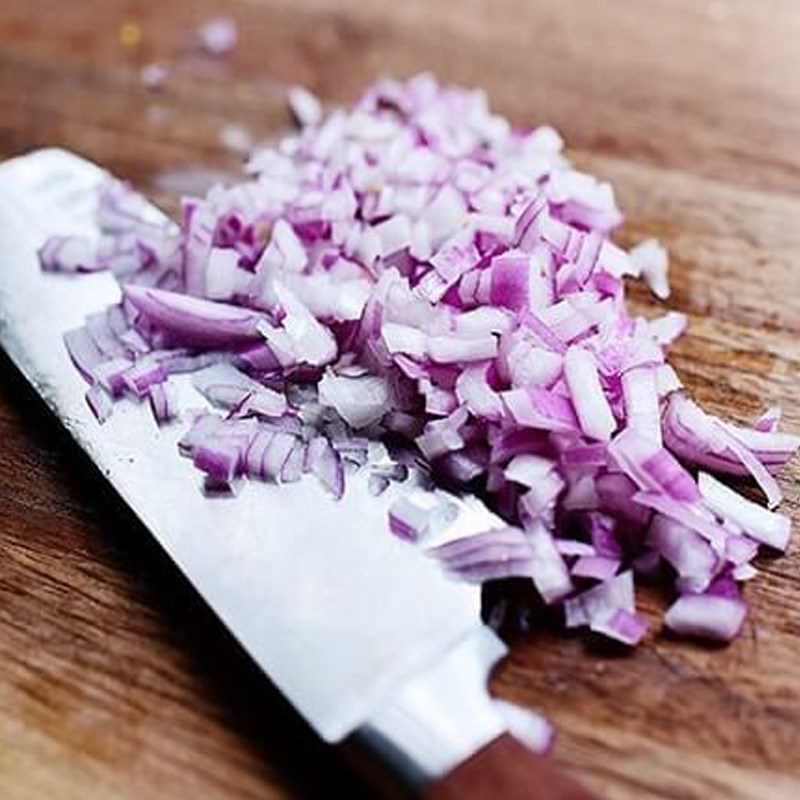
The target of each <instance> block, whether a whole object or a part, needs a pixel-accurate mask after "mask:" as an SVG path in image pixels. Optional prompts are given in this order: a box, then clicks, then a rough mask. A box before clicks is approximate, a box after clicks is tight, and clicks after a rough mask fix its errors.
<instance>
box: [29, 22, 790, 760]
mask: <svg viewBox="0 0 800 800" xmlns="http://www.w3.org/2000/svg"><path fill="white" fill-rule="evenodd" d="M203 37H204V43H205V46H206V47H207V48H208V49H209V50H211V51H213V52H225V51H227V49H229V48H230V47H231V46H232V43H233V42H234V41H235V29H234V28H233V27H232V26H231V25H230V24H229V23H228V22H224V24H223V22H216V23H214V24H209V25H208V26H206V27H205V28H204V31H203ZM289 100H290V107H291V111H292V113H293V114H294V116H295V118H296V120H297V122H298V124H299V125H300V130H299V131H298V132H297V133H296V134H295V135H291V136H287V137H286V138H284V139H283V140H282V141H281V142H279V143H278V144H277V145H276V146H274V147H268V148H264V149H259V150H257V151H255V153H254V154H253V155H252V157H251V159H250V160H249V162H248V164H247V173H248V175H249V177H248V179H247V180H246V181H245V182H243V183H241V184H239V185H235V186H229V187H225V186H215V187H214V188H212V189H211V190H210V191H209V192H208V194H207V195H206V196H205V197H186V198H184V199H183V203H182V213H181V217H180V220H179V222H178V223H173V222H171V221H169V220H167V219H166V218H160V219H158V218H154V216H153V215H152V213H150V214H148V213H146V212H145V210H144V209H145V204H144V203H143V201H142V199H141V198H140V197H138V196H137V195H135V194H134V193H133V192H132V191H130V190H129V189H127V188H126V187H124V186H122V185H121V184H117V183H110V184H109V185H108V186H107V187H106V188H105V189H104V191H103V193H102V196H101V198H100V210H99V218H98V222H99V225H100V228H101V230H102V239H101V242H100V245H99V247H98V248H96V249H93V248H90V247H89V245H88V242H86V241H84V240H79V239H69V238H64V237H57V238H54V239H51V240H50V241H49V242H47V243H46V244H45V246H44V247H43V248H42V251H41V262H42V268H43V269H45V270H47V271H50V272H59V271H60V272H66V273H82V272H94V271H96V270H100V269H108V270H110V271H111V272H112V273H113V274H114V275H115V277H116V278H117V280H118V281H119V283H120V284H121V286H122V290H123V291H122V302H121V303H120V305H118V306H115V307H113V308H110V309H108V310H107V311H106V312H103V313H102V314H100V315H94V316H93V317H92V318H91V319H90V320H87V324H86V326H85V327H84V328H82V329H80V330H75V331H70V332H69V333H68V334H67V335H66V336H65V343H66V346H67V349H68V352H69V355H70V357H71V358H72V360H73V361H74V362H75V365H76V366H77V368H78V369H79V370H80V372H81V374H82V375H83V377H84V378H85V379H86V380H87V382H88V383H89V384H90V389H89V392H88V394H87V401H88V402H89V405H90V407H91V408H92V410H93V411H94V413H95V414H96V415H97V417H98V419H99V420H100V421H101V422H102V421H103V420H104V419H106V418H107V417H108V415H109V414H110V413H111V410H112V407H113V403H114V402H119V401H127V402H129V401H131V400H132V401H134V402H139V401H141V400H143V399H145V398H147V399H148V400H149V402H150V404H151V407H152V409H153V413H154V414H155V417H156V419H157V420H158V422H159V423H164V422H166V421H168V420H170V419H172V418H174V417H175V416H176V414H178V413H179V412H178V409H177V405H176V403H175V399H174V396H173V394H172V391H171V384H170V380H169V379H170V376H171V375H172V374H174V373H178V372H195V373H197V374H196V376H195V385H196V386H197V387H198V388H199V389H200V391H201V392H202V393H203V394H204V395H205V396H206V397H207V399H208V400H209V401H210V402H211V403H212V405H213V406H215V407H216V408H217V409H218V413H212V412H208V413H204V414H201V415H200V416H197V417H196V418H195V419H194V420H193V422H192V425H191V428H190V429H189V431H188V432H187V433H186V435H185V436H184V437H183V439H182V440H181V445H180V449H181V452H182V454H183V455H184V456H186V457H188V458H191V459H192V460H193V462H194V464H195V465H196V466H197V468H198V469H199V470H201V471H202V472H203V473H204V474H205V476H206V481H207V483H208V485H209V487H211V488H214V487H217V488H219V487H220V486H223V487H224V486H231V485H233V484H234V483H235V482H236V481H237V480H239V479H241V477H242V476H248V477H250V478H254V479H261V480H267V481H274V482H291V481H296V480H299V479H300V478H301V476H302V475H303V474H304V473H310V474H313V475H315V476H316V477H317V479H318V480H320V481H321V483H322V484H323V485H324V486H325V488H326V489H327V490H328V491H329V492H330V493H331V494H332V495H333V496H334V497H340V496H341V495H342V493H343V492H344V491H345V490H346V474H347V470H348V469H350V468H358V467H360V466H363V465H364V464H366V463H367V462H368V460H369V452H370V448H371V447H374V446H375V445H376V442H377V441H380V440H385V439H386V437H388V436H392V437H394V439H395V440H397V438H398V437H399V438H400V439H402V440H404V441H405V442H406V445H407V447H408V448H411V449H412V450H413V451H415V452H416V455H417V457H418V458H423V459H424V460H425V461H426V462H427V464H428V466H429V468H430V473H431V475H432V477H433V478H434V480H435V481H437V482H439V484H440V485H443V486H446V487H447V488H448V489H450V490H467V491H469V492H472V493H475V494H477V495H478V496H480V497H481V498H482V499H483V500H484V501H485V503H486V504H487V505H488V506H489V508H491V509H492V510H493V511H494V512H495V513H496V514H497V515H498V516H499V518H502V520H503V526H502V527H500V526H498V529H496V530H486V531H483V532H479V533H473V534H472V535H470V536H467V537H462V538H460V539H459V538H457V539H455V540H452V541H448V542H445V543H438V544H435V543H434V542H433V541H432V540H430V535H431V531H432V530H434V529H438V528H440V527H441V524H440V523H441V520H442V519H446V518H447V513H448V510H447V509H448V507H447V503H446V501H444V500H442V499H441V498H442V497H443V496H446V493H438V492H437V493H425V492H422V493H421V494H417V495H413V494H408V495H406V496H403V497H402V498H401V499H400V500H399V501H397V503H395V504H394V506H393V508H392V510H391V514H390V519H389V523H390V527H391V530H392V531H394V533H395V534H396V535H398V536H401V537H403V538H405V539H409V540H414V541H417V542H420V543H421V544H422V546H426V545H425V541H426V536H427V537H428V538H429V542H430V543H429V545H428V547H429V548H430V552H431V554H432V555H433V556H434V557H436V558H438V559H439V560H440V561H441V562H442V564H443V566H444V568H445V569H446V570H447V572H449V573H450V574H452V575H455V576H458V577H460V578H463V579H466V580H471V581H476V582H483V581H486V580H490V579H495V578H504V577H509V576H514V577H517V578H526V579H529V580H531V581H532V582H533V585H534V586H535V587H536V590H537V591H538V593H539V595H540V596H541V598H542V601H543V602H544V603H547V604H550V605H552V606H555V607H560V608H561V609H562V610H563V614H564V619H565V624H566V626H567V627H570V628H572V627H582V628H586V629H588V630H590V631H591V632H593V633H594V634H596V635H601V636H605V637H608V638H611V639H613V640H615V641H618V642H620V643H622V644H623V645H626V646H633V645H636V644H637V643H638V642H640V641H641V640H642V638H643V637H644V636H645V635H646V630H647V627H648V626H647V622H646V621H645V619H644V618H643V617H642V616H641V615H640V614H639V613H637V610H636V605H635V598H634V585H635V578H636V576H638V575H645V576H653V575H656V574H660V575H662V576H664V577H665V578H667V580H668V581H669V582H670V584H671V586H672V591H673V595H674V602H673V604H672V605H671V607H670V608H669V611H668V612H667V614H666V620H665V622H666V625H667V626H668V627H669V628H671V629H672V630H673V631H674V632H675V633H677V634H680V635H688V636H702V637H707V638H713V639H718V640H722V641H728V640H730V639H731V638H733V637H734V636H736V634H737V633H738V632H739V631H740V630H741V628H742V625H743V623H744V619H745V614H746V607H745V605H744V603H743V602H742V599H741V597H740V589H739V583H740V582H741V581H743V580H748V579H750V578H752V577H753V576H754V575H755V570H754V568H753V567H752V565H751V561H752V559H753V558H754V557H755V556H756V554H757V552H758V550H759V549H760V548H762V547H767V548H770V549H776V550H784V549H785V548H786V546H787V544H788V541H789V527H790V526H789V519H788V518H787V517H786V516H784V515H782V514H780V513H778V512H776V511H774V510H767V509H765V508H762V507H760V506H759V505H757V504H756V503H753V502H752V501H750V500H746V499H744V498H743V497H741V496H740V495H738V494H737V493H736V492H735V491H734V490H733V489H730V488H728V487H726V486H725V485H723V484H722V483H720V481H719V480H717V479H716V478H715V477H713V476H712V475H711V473H715V474H718V475H751V476H752V477H753V478H754V479H755V480H756V481H757V482H758V484H759V485H760V486H761V488H762V489H763V491H764V493H765V496H766V498H767V500H768V504H769V506H770V509H772V508H774V506H775V505H777V503H778V501H779V500H780V491H779V488H778V486H777V483H775V480H774V478H773V473H774V472H775V471H776V470H777V469H779V468H780V467H782V466H783V465H784V464H786V462H787V461H788V460H789V459H790V458H792V457H793V455H794V454H795V453H796V451H797V449H798V445H799V444H800V442H799V441H798V438H797V437H796V436H792V435H789V434H786V433H782V432H779V431H778V429H777V428H778V420H779V414H778V413H777V412H776V411H775V410H770V411H769V412H767V414H765V415H764V416H763V417H762V418H761V419H759V420H758V421H757V422H756V423H755V425H753V426H752V427H744V426H741V425H736V424H733V423H730V422H725V421H722V420H719V419H716V418H714V417H712V416H710V415H709V414H707V413H705V412H704V411H702V410H701V409H700V408H699V407H698V406H697V405H696V404H695V403H694V402H693V401H692V400H691V399H690V398H689V397H687V395H686V393H685V392H684V391H683V389H682V386H681V383H680V380H679V378H678V376H677V375H676V374H675V372H674V370H672V368H671V367H670V366H669V365H668V364H667V363H666V352H667V350H668V348H669V346H670V345H671V344H672V342H673V341H674V340H675V339H676V338H677V337H678V336H679V335H680V334H681V333H682V332H683V330H684V328H685V326H686V319H685V318H684V317H683V316H682V315H681V314H677V313H675V312H670V313H667V314H666V315H665V316H663V317H661V318H660V319H656V320H652V321H646V320H644V319H642V318H637V317H633V316H631V315H630V314H629V312H628V309H627V307H626V302H625V287H624V278H625V277H626V276H629V277H634V278H635V277H641V278H643V279H644V280H645V281H646V282H647V283H648V284H649V285H650V287H651V288H652V290H653V292H654V293H655V294H656V295H657V296H658V297H660V298H665V297H667V295H668V293H669V286H668V283H667V258H666V252H665V251H664V249H663V248H662V247H661V246H660V245H658V244H657V243H656V242H653V241H649V242H645V243H643V244H641V245H639V246H638V247H636V248H634V250H633V251H631V252H630V253H627V252H626V251H624V250H623V249H621V248H620V247H618V246H617V245H615V244H614V243H613V242H612V241H611V239H610V235H611V233H612V232H613V231H614V229H615V228H616V227H617V226H618V225H619V223H620V221H621V218H622V215H621V213H620V211H619V209H618V208H617V205H616V202H615V200H614V193H613V190H612V188H611V186H610V185H609V184H608V183H604V182H602V181H600V180H597V179H596V178H594V177H592V176H591V175H587V174H584V173H581V172H579V171H577V170H576V169H574V168H573V167H572V165H571V164H570V163H569V161H567V159H566V158H565V157H564V156H563V154H562V152H561V148H562V141H561V138H560V136H559V135H558V133H556V131H554V130H553V129H552V128H549V127H539V128H524V129H523V128H514V127H512V126H511V125H510V124H509V122H508V121H507V120H506V119H504V118H503V117H500V116H498V115H496V114H493V113H491V111H490V110H489V108H488V105H487V101H486V96H485V95H484V94H483V93H482V92H479V91H465V90H462V89H457V88H445V87H441V86H439V85H438V84H437V83H436V82H435V81H434V80H433V78H431V77H430V76H427V75H421V76H418V77H416V78H413V79H411V80H409V81H408V82H405V83H402V82H398V81H393V80H384V81H380V82H379V83H377V84H375V85H374V86H372V87H371V88H370V89H368V90H367V92H366V93H365V94H364V95H363V96H362V98H361V99H360V100H359V101H358V102H357V103H356V105H355V107H354V108H353V109H352V110H350V111H345V110H334V111H332V112H331V113H329V114H327V115H325V114H324V113H323V110H322V108H321V106H320V104H319V102H318V101H317V99H316V98H314V97H313V95H311V94H310V93H309V92H307V91H306V90H304V89H299V88H294V89H292V91H291V93H290V97H289ZM405 475H406V471H405V467H404V466H403V465H402V464H400V463H398V462H393V461H392V460H391V459H390V460H389V461H388V462H384V463H383V465H382V466H381V467H380V469H377V470H376V471H375V472H374V473H373V474H372V476H371V479H370V490H371V491H372V492H373V493H374V494H376V495H377V494H380V493H381V492H382V491H384V490H385V489H386V487H387V486H388V484H389V482H391V481H402V480H403V479H404V477H405ZM442 502H443V503H444V506H442V505H441V503H442ZM434 545H435V546H434ZM520 724H521V725H524V726H527V728H528V729H529V731H531V733H530V738H532V739H535V740H536V743H535V744H534V746H535V747H537V748H539V749H541V748H543V747H544V746H545V743H546V740H547V739H548V736H549V734H548V732H547V730H546V729H544V728H541V729H540V728H538V727H536V725H533V723H531V722H530V721H527V722H526V721H524V720H522V721H520ZM534 729H535V730H534Z"/></svg>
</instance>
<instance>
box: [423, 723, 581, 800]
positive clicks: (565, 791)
mask: <svg viewBox="0 0 800 800" xmlns="http://www.w3.org/2000/svg"><path fill="white" fill-rule="evenodd" d="M423 797H424V798H425V800H596V797H595V795H593V794H592V793H590V792H589V791H588V790H587V789H585V788H584V787H583V786H581V785H580V784H578V783H576V782H575V781H573V780H572V779H571V778H569V777H567V776H566V775H565V774H564V773H563V772H561V771H559V770H558V769H557V768H556V767H555V766H554V765H553V763H552V762H551V761H550V760H549V759H547V758H544V757H542V756H537V755H534V754H533V753H531V751H530V750H528V749H527V748H526V747H525V746H524V745H522V744H520V743H519V742H518V741H517V740H516V739H514V737H513V736H510V735H509V734H507V733H504V734H503V735H502V736H500V737H498V738H497V739H495V740H494V741H493V742H491V743H490V744H489V745H487V746H486V747H484V748H483V749H482V750H479V751H478V752H477V753H475V755H474V756H472V758H470V759H468V760H467V761H465V762H464V763H462V764H460V765H459V766H458V767H456V768H455V769H454V770H453V771H452V772H450V773H449V774H447V775H445V776H444V778H441V779H440V780H438V781H436V782H435V783H433V784H431V785H429V786H428V787H427V789H426V790H425V791H424V792H423Z"/></svg>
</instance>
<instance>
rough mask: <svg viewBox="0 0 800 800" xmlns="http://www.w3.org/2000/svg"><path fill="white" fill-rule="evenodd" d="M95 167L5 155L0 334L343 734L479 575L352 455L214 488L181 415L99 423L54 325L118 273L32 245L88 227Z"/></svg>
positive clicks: (294, 686)
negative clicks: (320, 469)
mask: <svg viewBox="0 0 800 800" xmlns="http://www.w3.org/2000/svg"><path fill="white" fill-rule="evenodd" d="M103 177H104V173H102V171H101V170H99V169H98V168H97V167H95V166H94V165H92V164H90V163H89V162H86V161H84V160H82V159H79V158H78V157H76V156H73V155H71V154H69V153H66V152H64V151H58V150H46V151H39V152H36V153H33V154H31V155H28V156H24V157H21V158H18V159H14V160H13V161H10V162H6V163H5V164H3V165H2V166H0V343H2V346H3V347H4V349H5V350H6V351H7V352H8V354H9V355H10V357H11V358H12V359H13V361H14V362H15V363H16V365H17V366H18V368H19V369H20V370H21V371H22V372H23V373H24V375H25V376H26V378H27V379H28V380H29V381H30V382H31V384H32V385H33V386H34V387H35V388H36V390H37V391H38V393H39V394H40V395H41V396H42V398H43V399H44V400H45V401H46V402H47V404H48V405H49V406H50V408H51V409H52V410H53V411H54V412H55V414H56V415H57V416H58V418H59V419H60V420H61V422H62V423H63V424H64V425H65V426H66V428H67V429H68V430H69V431H70V433H71V434H72V436H73V437H74V438H75V440H76V441H77V442H78V444H79V445H80V446H81V447H82V448H83V449H84V450H85V451H86V452H87V453H88V455H89V456H90V457H91V458H92V459H93V461H94V462H95V463H96V464H97V466H98V467H99V468H100V470H101V471H102V473H103V474H104V475H105V476H106V477H107V479H108V480H109V481H110V483H111V484H112V485H113V486H114V488H115V489H116V491H117V492H118V493H119V494H120V495H121V497H122V498H123V499H124V500H125V501H126V502H127V503H128V505H129V506H130V507H131V508H132V509H133V511H134V512H135V513H136V514H137V516H138V517H139V518H140V519H141V521H142V522H143V523H144V524H145V526H146V527H147V528H148V529H149V530H150V531H151V532H152V534H153V535H154V536H155V537H156V539H157V540H158V541H159V542H160V543H161V545H162V546H163V548H164V549H165V550H166V552H167V553H168V554H169V556H170V557H171V558H172V559H173V560H174V561H175V562H176V564H177V565H178V566H179V567H180V568H181V570H182V571H183V572H184V573H185V574H186V575H187V577H188V578H189V580H190V581H191V582H192V583H193V584H194V586H195V587H196V588H197V590H198V591H199V592H200V593H201V594H202V596H203V597H204V598H205V600H206V601H207V602H208V603H209V605H210V606H211V607H212V608H213V609H214V611H215V612H216V613H217V614H218V615H219V617H220V618H221V619H222V620H223V622H224V623H225V624H226V625H227V626H228V627H229V628H230V629H231V631H232V632H233V633H234V635H235V636H236V637H237V638H238V640H239V641H240V642H241V643H242V645H243V646H244V647H245V648H246V649H247V651H248V652H249V653H250V654H251V656H252V657H253V658H254V659H255V661H256V662H257V663H258V664H259V665H260V666H261V667H262V668H263V670H264V671H265V672H266V673H267V674H268V675H269V677H270V678H271V680H272V681H273V682H274V683H275V684H276V685H277V686H278V688H279V689H280V690H281V691H282V692H283V693H284V694H285V695H286V696H287V697H288V698H289V700H290V701H291V702H292V703H293V704H294V705H295V706H296V708H297V709H298V711H299V712H300V713H301V714H302V715H303V716H304V717H305V718H306V719H307V720H308V722H309V723H310V724H311V725H312V726H313V727H314V728H315V729H316V730H317V731H318V732H319V734H320V735H321V736H322V737H323V738H325V739H326V740H329V741H335V740H339V739H341V738H342V737H344V736H345V735H347V734H348V733H350V732H351V731H353V730H354V729H355V728H356V727H357V726H358V725H359V724H361V723H363V722H364V721H365V720H366V719H367V718H368V717H369V715H370V714H371V713H372V712H373V710H374V709H375V708H376V706H377V704H379V703H380V702H381V700H382V699H383V698H384V697H386V696H387V695H388V694H389V693H391V692H392V691H393V690H394V689H396V687H397V686H398V685H399V683H400V682H402V681H403V679H404V678H405V677H407V676H408V675H410V674H411V673H412V672H414V671H415V670H417V669H420V668H422V667H423V666H424V665H426V664H428V663H430V662H432V661H433V660H435V659H436V658H437V657H438V656H439V655H441V654H442V653H443V652H444V651H445V650H446V649H447V648H448V647H450V646H451V645H452V644H454V643H455V642H457V641H458V640H460V639H462V638H463V637H465V636H467V635H468V634H470V633H471V632H473V631H475V630H476V628H477V627H478V626H479V624H480V623H479V592H478V589H477V588H475V587H471V586H465V585H462V584H458V583H455V582H452V581H449V580H447V579H446V578H445V577H444V576H443V575H442V574H441V571H440V569H439V568H438V566H437V565H436V564H435V563H434V562H433V561H432V560H431V559H430V558H428V557H426V556H425V555H424V554H422V553H421V552H420V551H419V550H418V549H416V548H414V547H412V546H410V545H407V544H406V543H404V542H401V541H399V540H397V539H396V538H395V537H393V536H391V535H390V534H389V533H388V530H387V508H388V506H389V504H390V503H391V502H392V501H393V499H394V498H395V497H396V496H397V494H398V492H402V491H404V490H405V489H404V487H402V486H399V487H397V486H395V487H392V488H390V489H389V490H388V491H387V492H386V493H385V494H384V495H382V496H381V497H379V498H375V497H373V496H372V495H371V494H370V493H369V492H368V489H367V477H366V472H365V471H363V470H362V471H361V472H360V473H359V474H356V475H353V476H350V477H349V479H348V482H347V491H346V493H345V497H344V498H343V500H341V501H338V502H337V501H335V500H333V499H332V498H331V497H330V496H329V495H328V494H327V493H326V492H325V491H324V490H323V489H322V488H321V487H320V486H319V484H318V482H317V481H316V480H315V479H313V478H308V479H304V480H302V481H301V482H300V483H297V484H291V485H285V486H273V485H267V484H262V483H256V482H252V483H249V484H247V485H246V486H245V487H244V489H243V491H242V492H241V494H240V495H239V496H237V497H236V498H233V499H213V500H209V499H208V498H206V497H204V496H203V495H202V493H201V491H200V489H199V479H198V474H197V472H196V471H195V469H194V468H193V467H192V465H191V463H190V462H189V461H188V460H186V459H182V458H181V457H180V456H179V455H178V452H177V449H176V442H177V439H178V438H179V436H180V434H181V432H182V431H184V430H185V425H181V424H178V425H175V426H168V427H165V428H163V429H158V428H157V426H156V425H155V423H154V421H153V420H152V418H151V416H150V413H149V409H147V408H146V407H142V406H137V405H135V404H134V403H132V402H123V403H119V404H117V406H115V411H114V414H113V415H112V417H111V418H110V419H109V420H108V422H107V423H106V424H105V425H103V426H102V427H101V426H100V425H98V423H97V422H96V420H95V419H94V418H93V417H92V415H91V413H90V412H89V409H88V407H87V406H86V403H85V399H84V393H85V390H86V384H85V383H84V382H83V380H82V379H81V378H80V376H79V375H78V373H77V371H76V370H75V369H74V368H73V366H72V364H71V363H70V361H69V359H68V357H67V354H66V351H65V349H64V346H63V343H62V338H61V337H62V334H63V333H64V332H65V331H66V330H68V329H70V328H72V327H76V326H79V325H81V324H82V323H83V320H84V317H85V316H86V314H88V313H91V312H94V311H98V310H100V309H102V308H104V307H106V306H107V305H108V304H109V303H111V302H114V301H116V300H117V299H118V296H119V292H118V289H117V286H116V284H115V282H114V281H113V280H112V278H111V277H110V276H109V275H106V274H96V275H91V276H84V277H71V276H57V275H45V274H42V273H41V271H40V269H39V265H38V259H37V256H36V251H37V248H38V247H39V246H40V245H41V244H42V243H43V241H44V240H45V238H46V237H47V236H48V235H51V234H53V233H76V232H77V233H84V234H86V235H96V230H95V226H94V223H93V209H94V196H95V189H96V187H97V185H98V183H99V182H100V181H101V180H103ZM154 213H158V212H156V210H155V209H154ZM180 389H181V392H182V393H183V399H184V407H186V405H187V404H191V403H192V402H193V400H194V401H198V400H199V396H198V397H197V398H191V397H190V396H189V394H190V393H191V392H192V391H193V390H192V389H191V388H190V386H189V384H188V382H184V383H183V384H181V386H180ZM195 404H197V402H195ZM487 513H488V512H487ZM478 516H480V514H478ZM480 524H485V520H483V523H481V520H480V519H479V520H478V522H477V525H478V527H479V526H480Z"/></svg>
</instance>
